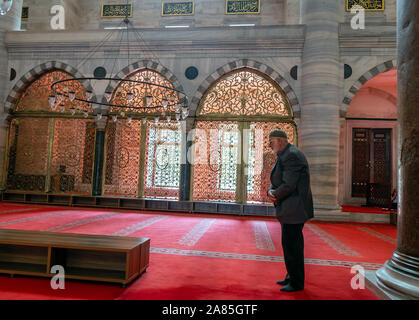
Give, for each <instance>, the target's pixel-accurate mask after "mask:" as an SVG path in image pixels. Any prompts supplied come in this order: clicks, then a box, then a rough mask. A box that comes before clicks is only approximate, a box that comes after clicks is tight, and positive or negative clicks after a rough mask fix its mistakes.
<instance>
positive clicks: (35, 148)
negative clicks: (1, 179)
mask: <svg viewBox="0 0 419 320" xmlns="http://www.w3.org/2000/svg"><path fill="white" fill-rule="evenodd" d="M49 122H50V119H42V118H21V119H13V120H12V122H11V126H10V135H9V163H8V175H7V189H8V190H26V191H45V187H46V184H45V182H46V176H47V162H48V141H49V136H50V132H49Z"/></svg>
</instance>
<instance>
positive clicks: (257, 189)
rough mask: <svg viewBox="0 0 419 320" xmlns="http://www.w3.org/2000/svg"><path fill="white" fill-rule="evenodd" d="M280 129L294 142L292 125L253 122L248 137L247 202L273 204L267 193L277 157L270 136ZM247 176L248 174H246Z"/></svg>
mask: <svg viewBox="0 0 419 320" xmlns="http://www.w3.org/2000/svg"><path fill="white" fill-rule="evenodd" d="M277 128H280V129H282V130H284V131H285V132H286V133H287V136H288V138H289V141H294V136H295V129H294V125H293V124H291V123H275V122H251V123H250V130H249V135H248V146H249V147H248V153H247V154H248V160H247V202H248V203H271V201H270V200H269V198H268V197H267V195H266V193H267V190H268V188H269V186H270V184H271V182H270V173H271V169H272V167H273V165H274V164H275V159H276V157H275V156H274V155H273V154H272V149H271V148H269V139H268V135H269V132H270V131H271V130H274V129H277ZM245 174H246V173H245Z"/></svg>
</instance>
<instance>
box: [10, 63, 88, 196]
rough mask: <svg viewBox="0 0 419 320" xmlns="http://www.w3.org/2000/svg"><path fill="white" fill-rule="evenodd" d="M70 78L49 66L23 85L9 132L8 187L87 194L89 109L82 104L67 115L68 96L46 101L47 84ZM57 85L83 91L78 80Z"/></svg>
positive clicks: (68, 109) (48, 85)
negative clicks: (52, 107)
mask: <svg viewBox="0 0 419 320" xmlns="http://www.w3.org/2000/svg"><path fill="white" fill-rule="evenodd" d="M68 78H73V77H72V76H71V75H70V74H68V73H66V72H63V71H60V70H52V71H49V72H46V73H44V74H42V75H41V76H39V77H38V78H37V79H36V80H34V81H33V82H31V83H29V84H27V86H26V88H23V89H22V93H21V95H20V97H18V99H17V101H16V103H15V105H14V108H13V119H12V121H11V125H10V131H9V141H8V146H9V148H8V165H7V172H8V174H7V182H6V188H7V189H8V190H23V191H47V192H52V193H87V194H90V192H91V184H92V174H93V172H92V167H93V158H94V139H95V125H94V121H93V120H92V119H87V118H85V117H84V112H91V111H92V108H91V106H90V105H89V104H87V103H80V104H79V105H78V106H77V108H76V109H77V110H74V113H75V114H74V115H71V113H70V108H71V104H70V102H69V101H68V98H66V97H63V99H62V100H61V101H58V102H57V105H56V108H55V109H54V110H53V109H51V107H50V105H49V102H48V97H49V96H50V95H51V94H52V93H53V92H52V90H51V88H50V86H51V84H52V83H54V82H55V81H58V80H64V79H68ZM61 86H63V88H62V89H63V90H69V91H70V90H72V89H76V90H78V91H81V92H83V94H86V91H85V89H84V87H83V86H82V84H81V83H80V82H78V81H72V82H67V84H66V85H64V84H61ZM70 116H71V117H70Z"/></svg>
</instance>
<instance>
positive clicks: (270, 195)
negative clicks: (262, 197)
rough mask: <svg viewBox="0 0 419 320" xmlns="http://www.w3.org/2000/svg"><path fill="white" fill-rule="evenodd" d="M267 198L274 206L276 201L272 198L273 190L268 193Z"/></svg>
mask: <svg viewBox="0 0 419 320" xmlns="http://www.w3.org/2000/svg"><path fill="white" fill-rule="evenodd" d="M268 198H269V200H271V201H272V202H273V203H274V205H276V204H277V202H278V199H277V198H276V197H275V196H274V194H273V190H269V191H268Z"/></svg>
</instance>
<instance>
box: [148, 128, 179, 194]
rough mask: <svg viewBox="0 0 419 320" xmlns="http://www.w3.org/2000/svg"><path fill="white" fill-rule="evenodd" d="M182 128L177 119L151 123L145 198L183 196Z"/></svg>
mask: <svg viewBox="0 0 419 320" xmlns="http://www.w3.org/2000/svg"><path fill="white" fill-rule="evenodd" d="M180 147H181V131H180V125H179V123H177V122H169V123H168V122H160V123H155V122H154V121H148V122H147V141H146V150H147V153H146V161H145V181H144V190H143V195H144V197H149V198H166V199H177V198H178V197H179V178H180V158H181V157H180V152H181V150H180Z"/></svg>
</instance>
